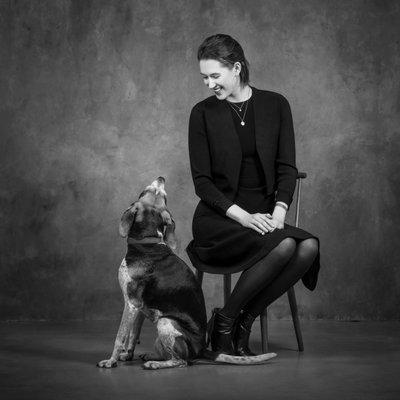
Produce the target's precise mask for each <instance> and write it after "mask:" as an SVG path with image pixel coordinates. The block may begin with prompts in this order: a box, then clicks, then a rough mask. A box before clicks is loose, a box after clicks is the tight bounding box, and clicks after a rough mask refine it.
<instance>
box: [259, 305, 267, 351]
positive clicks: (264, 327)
mask: <svg viewBox="0 0 400 400" xmlns="http://www.w3.org/2000/svg"><path fill="white" fill-rule="evenodd" d="M260 325H261V349H262V352H263V353H266V352H267V351H268V310H267V308H266V309H265V310H264V311H263V312H262V313H261V314H260Z"/></svg>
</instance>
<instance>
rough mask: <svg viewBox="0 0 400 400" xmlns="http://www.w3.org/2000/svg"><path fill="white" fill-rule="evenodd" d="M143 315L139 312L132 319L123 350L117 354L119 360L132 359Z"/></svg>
mask: <svg viewBox="0 0 400 400" xmlns="http://www.w3.org/2000/svg"><path fill="white" fill-rule="evenodd" d="M144 319H145V315H144V314H143V313H142V312H139V313H138V314H137V316H136V318H135V320H134V321H133V324H132V327H131V329H130V332H129V335H128V336H127V338H126V341H125V344H124V349H125V350H124V351H122V352H121V354H120V355H119V358H118V360H119V361H131V360H132V359H133V354H134V352H135V347H136V343H138V340H139V335H140V331H141V329H142V325H143V321H144Z"/></svg>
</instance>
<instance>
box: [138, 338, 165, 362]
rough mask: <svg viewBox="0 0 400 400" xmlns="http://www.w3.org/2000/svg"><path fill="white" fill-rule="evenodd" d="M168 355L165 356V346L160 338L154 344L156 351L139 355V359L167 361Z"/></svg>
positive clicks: (144, 360)
mask: <svg viewBox="0 0 400 400" xmlns="http://www.w3.org/2000/svg"><path fill="white" fill-rule="evenodd" d="M166 357H167V355H166V354H165V350H164V346H163V345H162V343H161V341H160V339H159V338H157V339H156V341H155V342H154V351H152V352H149V353H143V354H139V358H140V359H141V360H142V361H143V362H146V361H165V360H166Z"/></svg>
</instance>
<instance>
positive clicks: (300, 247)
mask: <svg viewBox="0 0 400 400" xmlns="http://www.w3.org/2000/svg"><path fill="white" fill-rule="evenodd" d="M317 253H318V241H317V240H316V239H314V238H310V239H305V240H302V241H301V242H300V243H298V244H296V241H295V240H294V239H293V238H286V239H284V240H282V242H281V243H279V245H278V246H276V247H275V248H274V249H273V250H272V251H270V252H269V254H268V255H266V256H265V257H264V258H263V259H261V260H260V261H258V262H257V263H256V264H254V265H253V266H252V267H250V268H249V269H247V270H246V271H244V272H243V273H242V275H241V276H240V278H239V280H238V282H237V284H236V286H235V288H234V289H233V291H232V294H231V296H230V297H229V299H228V301H227V303H226V304H225V306H224V308H223V309H222V313H223V314H224V315H226V316H228V317H231V318H236V317H237V316H238V315H239V313H240V310H242V309H244V310H246V311H247V312H249V313H250V314H251V315H252V316H253V317H257V316H258V315H259V314H261V312H262V311H263V310H264V309H265V308H266V307H267V306H268V305H270V304H271V303H272V302H273V301H274V300H276V299H277V298H278V297H280V296H281V295H282V294H283V293H285V292H286V291H287V290H288V289H289V288H290V287H292V286H293V285H294V284H295V283H296V282H297V281H298V280H299V279H300V278H301V277H302V276H303V275H304V273H305V272H306V271H307V270H308V269H309V268H310V267H311V264H312V262H313V261H314V258H315V257H316V255H317Z"/></svg>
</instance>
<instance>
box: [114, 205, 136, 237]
mask: <svg viewBox="0 0 400 400" xmlns="http://www.w3.org/2000/svg"><path fill="white" fill-rule="evenodd" d="M138 209H139V202H138V201H137V202H135V203H133V204H131V205H130V207H129V208H128V209H126V210H125V211H124V213H123V214H122V217H121V222H120V223H119V234H120V235H121V236H122V237H127V236H128V233H129V231H130V229H131V226H132V224H133V222H134V221H135V218H136V213H137V211H138Z"/></svg>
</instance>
